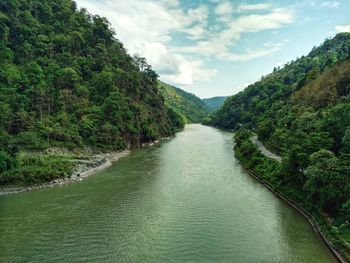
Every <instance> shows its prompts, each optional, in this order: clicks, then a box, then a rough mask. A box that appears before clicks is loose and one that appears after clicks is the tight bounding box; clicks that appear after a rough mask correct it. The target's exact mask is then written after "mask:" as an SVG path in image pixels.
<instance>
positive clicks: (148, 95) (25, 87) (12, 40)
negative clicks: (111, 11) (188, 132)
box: [0, 0, 182, 184]
mask: <svg viewBox="0 0 350 263" xmlns="http://www.w3.org/2000/svg"><path fill="white" fill-rule="evenodd" d="M116 37H117V36H116V33H115V32H114V30H113V29H112V28H111V27H110V24H109V22H108V21H107V20H106V19H105V18H103V17H100V16H98V15H91V14H89V13H88V12H87V10H85V9H80V10H79V9H77V6H76V3H75V2H73V1H71V0H40V1H39V0H11V1H7V0H0V57H1V59H0V112H1V114H0V141H1V142H0V184H6V183H16V182H26V183H33V182H37V181H47V180H51V179H53V178H56V177H59V176H63V175H65V174H66V173H67V172H68V171H70V169H71V163H70V162H69V160H67V158H65V157H62V156H49V157H47V156H45V155H41V154H40V155H37V154H33V153H36V152H38V151H44V150H46V149H50V148H55V147H56V148H66V149H70V150H72V149H77V148H80V149H83V148H86V147H89V148H91V149H95V150H101V151H111V150H118V149H124V148H127V147H137V146H138V145H141V144H142V143H144V142H148V141H153V140H156V139H158V138H160V137H165V136H171V135H173V134H174V131H175V130H177V129H178V128H181V127H182V117H181V116H179V115H178V114H177V113H176V112H175V111H174V110H173V109H172V108H169V107H166V105H165V104H164V100H163V98H162V96H161V95H160V94H159V90H158V79H157V78H158V76H157V74H156V73H155V71H153V70H152V68H151V66H150V65H148V64H147V62H146V60H145V59H144V58H141V57H136V56H135V57H131V56H130V55H129V54H127V52H126V50H125V48H124V47H123V45H122V43H121V42H120V41H119V40H118V39H117V38H116ZM68 159H69V158H68Z"/></svg>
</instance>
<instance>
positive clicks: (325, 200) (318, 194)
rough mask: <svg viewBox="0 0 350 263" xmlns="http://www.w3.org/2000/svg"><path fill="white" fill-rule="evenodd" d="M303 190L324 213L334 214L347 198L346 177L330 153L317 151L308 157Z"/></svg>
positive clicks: (335, 158)
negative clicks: (308, 161)
mask: <svg viewBox="0 0 350 263" xmlns="http://www.w3.org/2000/svg"><path fill="white" fill-rule="evenodd" d="M310 161H311V164H310V166H309V167H308V168H307V170H306V172H305V175H306V178H307V181H306V183H305V186H304V188H305V190H306V192H307V193H308V196H309V198H310V200H311V201H312V202H314V203H315V204H317V205H318V206H319V208H320V209H322V210H323V211H325V212H328V213H331V214H333V215H334V214H336V213H337V212H338V211H339V209H340V208H341V206H342V204H343V203H344V202H345V199H346V197H348V193H347V189H346V183H347V182H346V175H345V174H343V173H342V172H341V170H340V168H339V161H338V158H337V157H336V156H335V155H334V153H332V152H331V151H327V150H319V151H318V152H315V153H314V154H312V155H311V157H310Z"/></svg>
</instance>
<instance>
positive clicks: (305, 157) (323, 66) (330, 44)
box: [209, 33, 350, 258]
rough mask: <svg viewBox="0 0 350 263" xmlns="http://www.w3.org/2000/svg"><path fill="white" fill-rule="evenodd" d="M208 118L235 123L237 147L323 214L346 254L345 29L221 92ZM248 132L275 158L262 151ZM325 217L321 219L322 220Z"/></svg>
mask: <svg viewBox="0 0 350 263" xmlns="http://www.w3.org/2000/svg"><path fill="white" fill-rule="evenodd" d="M209 123H210V124H211V125H214V126H218V127H223V128H228V129H234V130H238V133H236V146H235V150H236V155H237V157H238V158H239V159H240V160H241V161H242V162H244V163H245V164H246V165H247V166H248V167H249V168H250V169H252V170H254V171H257V172H258V174H260V176H261V177H262V178H263V179H264V180H265V181H267V182H269V183H270V184H271V185H272V186H273V187H275V188H276V189H278V190H280V191H281V192H283V193H284V194H286V195H288V196H289V197H291V198H292V199H293V200H297V201H298V202H299V203H300V204H301V205H303V206H304V207H306V208H307V209H308V210H309V211H312V212H313V213H314V214H315V215H316V216H319V215H323V216H321V217H320V218H321V219H320V221H321V222H322V219H326V220H325V221H326V222H330V223H331V225H332V227H331V228H329V229H328V230H329V231H328V234H330V235H332V236H333V237H336V238H335V240H334V243H335V245H336V246H338V247H340V248H341V247H342V248H343V250H342V249H341V250H342V251H343V253H344V254H347V257H348V258H350V252H349V251H350V250H349V245H348V244H349V242H350V158H349V157H350V34H349V33H342V34H338V35H337V36H335V37H334V38H333V39H327V40H326V41H325V42H324V43H323V44H322V45H321V46H319V47H317V48H316V47H315V48H314V49H313V50H312V51H311V52H310V53H309V54H308V55H307V56H303V57H301V58H299V59H297V60H295V61H292V62H291V63H288V64H287V65H285V66H284V67H283V68H275V69H274V70H273V72H272V73H271V74H269V75H267V76H265V77H263V78H262V79H261V81H258V82H256V83H254V84H252V85H250V86H249V87H248V88H246V89H245V90H244V91H242V92H240V93H238V94H237V95H235V96H232V97H230V98H229V99H227V100H226V102H225V104H224V105H223V107H222V108H220V109H219V110H218V111H216V112H215V113H213V114H212V116H211V119H210V120H209ZM251 132H255V133H256V134H257V135H258V138H259V139H260V140H261V141H262V142H263V143H264V144H265V145H266V146H267V147H268V148H269V149H270V150H272V151H273V152H275V153H277V154H279V155H280V156H282V158H283V160H282V163H281V164H280V163H278V162H276V161H274V160H271V159H269V158H266V157H264V156H262V155H261V154H260V152H259V151H257V149H256V147H255V145H253V143H252V142H251V141H250V136H251ZM325 225H327V224H325Z"/></svg>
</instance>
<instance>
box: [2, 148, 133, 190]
mask: <svg viewBox="0 0 350 263" xmlns="http://www.w3.org/2000/svg"><path fill="white" fill-rule="evenodd" d="M129 153H130V151H129V150H124V151H120V152H109V153H103V154H96V155H94V156H93V157H92V158H89V159H86V160H75V161H76V165H75V168H74V171H73V173H72V174H71V175H69V176H66V177H63V178H60V179H55V180H53V181H50V182H47V183H42V184H36V185H31V186H19V187H6V186H5V187H1V188H0V195H8V194H16V193H22V192H28V191H33V190H37V189H42V188H50V187H55V186H58V185H63V184H68V183H74V182H80V181H82V180H83V179H85V178H87V177H89V176H91V175H93V174H95V173H97V172H100V171H102V170H104V169H106V168H108V167H110V166H111V165H112V164H113V162H116V161H118V160H119V159H120V158H122V157H125V156H127V155H128V154H129Z"/></svg>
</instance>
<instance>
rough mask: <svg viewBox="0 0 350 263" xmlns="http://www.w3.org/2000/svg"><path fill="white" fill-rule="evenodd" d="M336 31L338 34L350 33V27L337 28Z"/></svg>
mask: <svg viewBox="0 0 350 263" xmlns="http://www.w3.org/2000/svg"><path fill="white" fill-rule="evenodd" d="M335 31H336V32H337V33H345V32H350V25H344V26H335Z"/></svg>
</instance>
